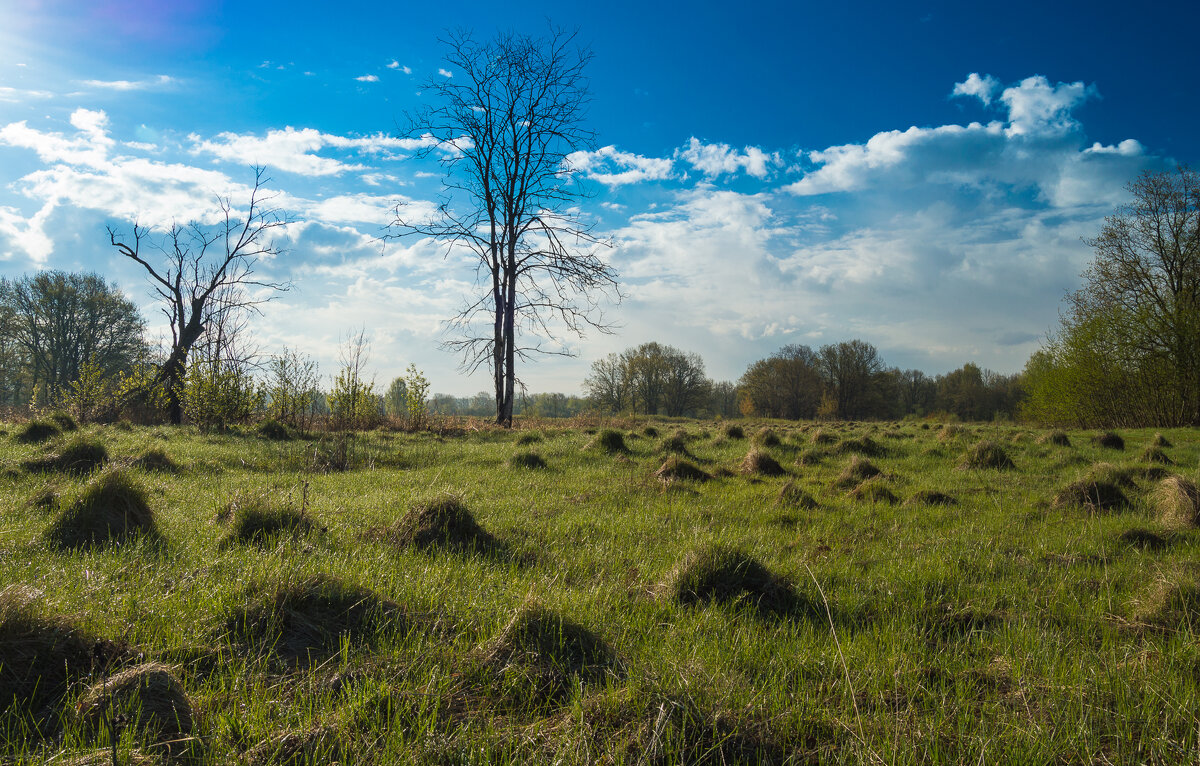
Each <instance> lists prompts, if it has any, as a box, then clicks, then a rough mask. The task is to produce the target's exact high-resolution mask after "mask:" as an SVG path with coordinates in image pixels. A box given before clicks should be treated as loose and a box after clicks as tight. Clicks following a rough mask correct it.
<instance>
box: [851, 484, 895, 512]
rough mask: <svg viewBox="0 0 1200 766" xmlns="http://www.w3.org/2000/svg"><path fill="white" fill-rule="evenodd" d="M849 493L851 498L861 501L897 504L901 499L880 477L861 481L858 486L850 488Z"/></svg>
mask: <svg viewBox="0 0 1200 766" xmlns="http://www.w3.org/2000/svg"><path fill="white" fill-rule="evenodd" d="M847 495H848V496H849V497H850V499H851V500H854V501H856V502H859V503H871V504H875V503H887V504H888V505H895V504H896V503H898V502H900V499H899V498H897V497H896V495H895V494H894V493H893V492H892V491H891V490H890V489H888V488H887V486H886V485H885V484H884V483H883V481H882V480H880V479H878V478H875V479H868V480H866V481H864V482H861V483H860V484H859V485H858V486H857V487H855V488H854V489H852V490H850V491H849V492H848V493H847Z"/></svg>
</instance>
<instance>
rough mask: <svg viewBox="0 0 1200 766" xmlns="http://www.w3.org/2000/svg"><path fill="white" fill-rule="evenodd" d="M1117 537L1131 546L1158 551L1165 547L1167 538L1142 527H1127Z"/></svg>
mask: <svg viewBox="0 0 1200 766" xmlns="http://www.w3.org/2000/svg"><path fill="white" fill-rule="evenodd" d="M1117 539H1118V540H1119V541H1121V542H1122V543H1124V544H1125V545H1128V546H1129V547H1131V548H1140V549H1142V550H1150V551H1159V550H1162V549H1163V548H1165V547H1167V538H1165V537H1163V536H1162V535H1160V534H1158V533H1157V532H1154V531H1153V530H1149V529H1144V528H1142V527H1134V528H1133V529H1127V530H1125V531H1124V532H1122V533H1121V534H1120V536H1119V537H1117Z"/></svg>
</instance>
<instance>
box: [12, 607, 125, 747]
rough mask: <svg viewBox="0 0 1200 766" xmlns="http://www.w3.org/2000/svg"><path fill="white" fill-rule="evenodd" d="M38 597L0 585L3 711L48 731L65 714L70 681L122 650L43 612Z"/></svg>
mask: <svg viewBox="0 0 1200 766" xmlns="http://www.w3.org/2000/svg"><path fill="white" fill-rule="evenodd" d="M40 596H41V594H40V592H39V591H37V590H36V589H34V588H30V587H28V586H23V585H9V586H8V587H6V588H4V589H3V590H0V715H4V716H8V715H10V714H11V713H14V712H15V713H16V714H19V715H21V716H23V717H27V718H28V719H29V720H30V721H31V723H32V724H33V727H34V728H35V729H36V730H37V731H38V732H39V733H40V734H42V735H45V734H48V733H50V732H52V731H54V730H55V729H56V728H57V726H58V723H59V721H60V720H61V718H62V711H61V709H60V705H61V703H62V700H63V697H64V696H65V695H66V693H67V690H68V688H69V686H70V685H71V684H72V683H73V682H75V681H76V680H79V679H82V678H85V677H86V676H87V675H88V674H90V673H93V672H99V671H102V670H103V669H104V668H105V667H107V666H108V665H110V664H111V663H113V662H115V661H116V660H118V659H119V658H120V657H121V656H122V654H123V652H122V650H121V649H120V648H119V647H118V646H117V644H115V643H113V642H111V641H106V640H103V639H100V638H97V637H96V636H94V635H92V634H90V633H88V632H87V631H85V630H83V629H82V628H80V627H79V626H77V625H76V624H75V623H73V622H72V621H70V620H68V619H66V618H63V617H59V616H55V615H47V614H45V611H44V609H43V608H42V607H41V604H39V603H38V601H39V599H40Z"/></svg>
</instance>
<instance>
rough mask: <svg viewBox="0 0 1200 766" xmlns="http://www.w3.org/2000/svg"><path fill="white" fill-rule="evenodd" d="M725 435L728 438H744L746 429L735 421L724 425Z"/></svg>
mask: <svg viewBox="0 0 1200 766" xmlns="http://www.w3.org/2000/svg"><path fill="white" fill-rule="evenodd" d="M725 437H726V438H728V439H745V438H746V431H745V430H744V429H743V428H742V427H741V426H739V425H737V424H736V423H730V424H729V425H727V426H725Z"/></svg>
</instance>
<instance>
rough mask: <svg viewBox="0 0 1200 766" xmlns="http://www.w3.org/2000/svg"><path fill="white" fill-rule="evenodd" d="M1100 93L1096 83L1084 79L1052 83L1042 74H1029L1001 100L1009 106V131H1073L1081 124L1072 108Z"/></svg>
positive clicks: (1018, 132) (1006, 89)
mask: <svg viewBox="0 0 1200 766" xmlns="http://www.w3.org/2000/svg"><path fill="white" fill-rule="evenodd" d="M1097 95H1099V94H1098V92H1097V90H1096V88H1095V86H1093V85H1084V84H1083V83H1082V82H1073V83H1070V84H1068V83H1062V82H1060V83H1058V84H1057V85H1051V84H1050V81H1049V80H1047V79H1046V78H1045V77H1043V76H1041V75H1036V76H1034V77H1027V78H1025V79H1024V80H1022V81H1021V82H1020V83H1018V84H1017V85H1014V86H1012V87H1009V88H1005V89H1004V92H1003V93H1001V94H1000V100H1001V101H1002V102H1004V104H1005V106H1007V107H1008V128H1007V132H1008V133H1009V135H1014V136H1024V135H1037V134H1048V133H1049V134H1061V133H1066V132H1068V131H1071V130H1074V129H1075V128H1076V127H1078V125H1079V123H1078V122H1076V120H1075V118H1074V117H1073V116H1072V115H1071V110H1072V109H1074V108H1075V107H1076V106H1078V105H1080V104H1082V103H1083V102H1084V101H1086V100H1087V99H1089V98H1092V97H1095V96H1097Z"/></svg>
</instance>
